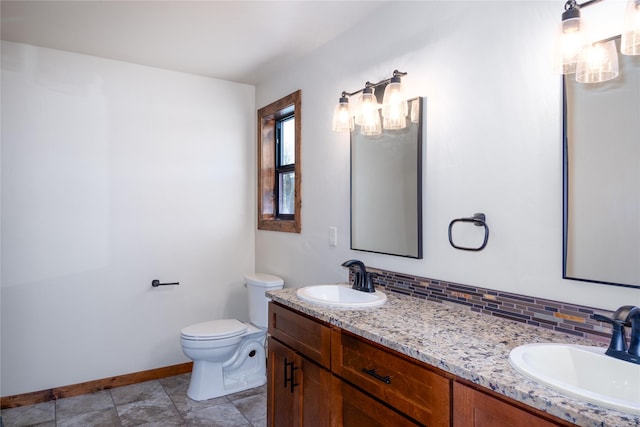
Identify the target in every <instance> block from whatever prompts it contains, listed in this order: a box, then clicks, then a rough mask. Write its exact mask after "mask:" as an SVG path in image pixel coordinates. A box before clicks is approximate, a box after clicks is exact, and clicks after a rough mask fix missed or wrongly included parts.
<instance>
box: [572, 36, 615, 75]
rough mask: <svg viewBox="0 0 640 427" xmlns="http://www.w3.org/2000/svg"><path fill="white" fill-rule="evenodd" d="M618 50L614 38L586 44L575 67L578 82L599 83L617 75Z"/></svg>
mask: <svg viewBox="0 0 640 427" xmlns="http://www.w3.org/2000/svg"><path fill="white" fill-rule="evenodd" d="M618 74H619V70H618V52H617V51H616V44H615V41H614V40H609V41H608V42H603V43H594V44H592V45H590V46H586V47H585V48H584V49H583V51H582V54H581V55H580V60H579V61H578V66H577V69H576V80H577V81H579V82H580V83H599V82H604V81H607V80H611V79H615V78H616V77H618Z"/></svg>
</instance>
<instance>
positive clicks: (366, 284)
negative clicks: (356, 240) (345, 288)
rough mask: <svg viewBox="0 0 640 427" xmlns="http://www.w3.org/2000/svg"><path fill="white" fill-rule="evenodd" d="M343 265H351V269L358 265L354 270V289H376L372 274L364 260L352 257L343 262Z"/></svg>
mask: <svg viewBox="0 0 640 427" xmlns="http://www.w3.org/2000/svg"><path fill="white" fill-rule="evenodd" d="M342 266H343V267H349V269H351V266H356V267H358V269H357V270H356V269H354V270H353V286H352V288H353V289H355V290H356V291H362V292H375V291H376V290H375V287H374V285H373V282H371V274H370V273H367V269H366V267H365V266H364V263H363V262H362V261H359V260H357V259H350V260H349V261H345V262H343V263H342Z"/></svg>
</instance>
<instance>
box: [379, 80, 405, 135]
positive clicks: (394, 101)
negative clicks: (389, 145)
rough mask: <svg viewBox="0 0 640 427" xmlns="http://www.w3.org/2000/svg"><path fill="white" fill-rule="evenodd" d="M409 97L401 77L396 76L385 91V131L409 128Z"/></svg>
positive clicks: (383, 112) (383, 102)
mask: <svg viewBox="0 0 640 427" xmlns="http://www.w3.org/2000/svg"><path fill="white" fill-rule="evenodd" d="M407 113H408V106H407V97H406V96H405V94H404V88H403V87H402V83H401V82H400V77H398V76H394V77H392V78H391V82H390V83H389V84H388V85H387V87H386V88H385V89H384V96H383V98H382V117H383V119H384V120H383V126H384V128H385V129H404V128H405V127H407Z"/></svg>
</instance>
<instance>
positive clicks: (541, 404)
mask: <svg viewBox="0 0 640 427" xmlns="http://www.w3.org/2000/svg"><path fill="white" fill-rule="evenodd" d="M385 293H386V294H387V298H388V299H387V302H386V303H385V304H384V305H382V306H379V307H374V308H360V309H344V308H333V307H325V306H321V305H316V304H312V303H307V302H305V301H303V300H301V299H300V298H298V297H297V295H296V289H291V288H285V289H282V290H276V291H269V292H267V296H269V297H270V298H272V299H273V301H275V302H278V303H280V304H282V305H285V306H288V307H291V308H293V309H295V310H298V311H300V312H302V313H306V314H308V315H310V316H312V317H315V318H317V319H319V320H322V321H324V322H327V323H330V324H332V325H335V326H338V327H340V328H342V329H344V330H346V331H349V332H352V333H354V334H356V335H358V336H361V337H363V338H366V339H368V340H371V341H373V342H376V343H379V344H382V345H384V346H385V347H388V348H391V349H393V350H396V351H398V352H400V353H403V354H405V355H407V356H410V357H412V358H414V359H417V360H419V361H422V362H425V363H427V364H429V365H432V366H435V367H437V368H440V369H442V370H443V371H446V372H449V373H452V374H454V375H457V376H458V377H461V378H464V379H466V380H469V381H471V382H473V383H476V384H479V385H481V386H483V387H486V388H488V389H491V390H493V391H495V392H497V393H500V394H503V395H505V396H507V397H510V398H512V399H515V400H517V401H520V402H522V403H525V404H527V405H529V406H533V407H534V408H538V409H540V410H542V411H545V412H547V413H549V414H552V415H555V416H556V417H558V418H561V419H564V420H567V421H570V422H573V423H575V424H578V425H580V426H584V427H603V426H611V427H626V426H635V427H640V416H636V415H633V414H628V413H623V412H619V411H615V410H612V409H606V408H602V407H600V406H596V405H593V404H590V403H587V402H584V401H581V400H577V399H574V398H571V397H569V396H566V395H563V394H561V393H558V392H555V391H553V390H551V389H549V388H547V387H545V386H543V385H540V384H537V383H536V382H534V381H531V380H529V379H527V378H526V377H524V376H523V375H522V374H520V373H519V372H517V371H516V370H515V369H514V368H512V367H511V365H510V364H509V360H508V358H509V352H510V351H511V350H512V349H513V348H515V347H518V346H519V345H522V344H528V343H539V342H561V343H570V344H582V345H594V342H593V341H589V340H586V339H584V338H579V337H575V336H572V335H565V334H560V333H557V332H554V331H549V330H547V329H543V328H537V327H534V326H530V325H524V324H520V323H518V322H514V321H509V320H505V319H501V318H497V317H493V316H488V315H485V314H480V313H475V312H472V311H471V310H468V309H465V308H459V307H454V306H449V305H445V304H441V303H435V302H431V301H426V300H421V299H417V298H413V297H408V296H404V295H397V294H393V293H390V292H385Z"/></svg>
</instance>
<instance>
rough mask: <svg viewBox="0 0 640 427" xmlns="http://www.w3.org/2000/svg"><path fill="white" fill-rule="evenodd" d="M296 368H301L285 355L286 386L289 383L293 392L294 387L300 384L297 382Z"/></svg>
mask: <svg viewBox="0 0 640 427" xmlns="http://www.w3.org/2000/svg"><path fill="white" fill-rule="evenodd" d="M296 369H299V368H297V367H296V366H295V362H289V361H288V360H287V358H286V357H285V358H284V387H285V388H286V387H287V385H289V387H290V391H291V393H293V388H294V387H296V386H298V385H299V384H297V383H296V382H295V371H296ZM287 373H288V375H287Z"/></svg>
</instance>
